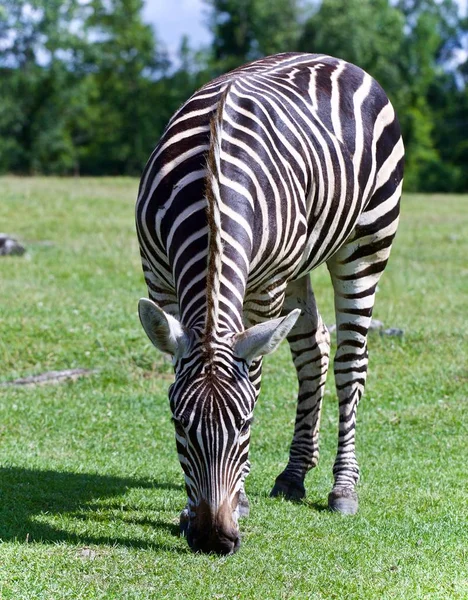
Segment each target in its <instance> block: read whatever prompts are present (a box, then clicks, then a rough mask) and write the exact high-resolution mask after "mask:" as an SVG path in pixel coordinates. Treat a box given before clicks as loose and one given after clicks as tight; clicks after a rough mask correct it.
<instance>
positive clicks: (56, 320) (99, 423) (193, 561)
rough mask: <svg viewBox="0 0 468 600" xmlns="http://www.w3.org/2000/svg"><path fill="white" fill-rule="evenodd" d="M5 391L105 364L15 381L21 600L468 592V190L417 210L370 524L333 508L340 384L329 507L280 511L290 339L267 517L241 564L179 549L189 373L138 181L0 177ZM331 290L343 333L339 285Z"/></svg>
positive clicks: (326, 483) (6, 565)
mask: <svg viewBox="0 0 468 600" xmlns="http://www.w3.org/2000/svg"><path fill="white" fill-rule="evenodd" d="M0 190H1V191H0V231H5V232H8V233H11V234H16V235H17V236H19V237H20V239H21V240H23V241H24V242H25V243H26V245H27V248H28V252H27V254H26V255H25V256H23V257H0V382H7V381H10V380H13V379H15V378H18V377H24V376H27V375H34V374H39V373H43V372H45V371H50V370H60V369H68V368H76V367H82V368H89V369H95V370H96V373H95V374H94V375H92V376H91V377H87V378H83V379H80V380H78V381H76V382H74V383H71V382H70V383H65V384H61V385H45V386H40V387H39V386H37V387H29V388H25V387H21V388H20V387H0V467H1V468H0V540H1V541H2V543H1V544H0V598H1V599H2V600H3V599H11V600H22V599H27V600H36V599H54V600H58V599H64V598H70V599H74V600H75V599H83V600H84V599H86V600H90V599H94V598H106V599H125V600H127V599H135V600H140V599H146V598H155V599H160V598H170V599H172V598H174V599H178V598H180V599H186V598H193V599H197V600H198V599H205V598H206V599H211V598H227V599H233V598H242V599H250V598H255V599H257V598H258V599H262V600H264V599H277V598H278V599H280V598H285V599H286V598H297V599H314V600H315V599H324V600H329V599H337V600H347V599H365V600H368V599H376V600H387V599H392V600H393V599H405V600H413V599H424V600H426V599H431V600H436V599H437V600H455V599H459V600H466V599H467V598H468V549H467V548H468V522H467V521H468V476H467V464H468V441H467V440H468V435H467V434H468V399H467V388H468V335H467V334H468V320H467V315H468V302H467V298H468V260H467V257H468V197H460V196H458V197H457V196H430V197H424V196H406V197H405V198H404V201H403V208H402V220H401V226H400V231H399V235H398V237H397V240H396V243H395V246H394V250H393V253H392V256H391V259H390V263H389V266H388V268H387V271H386V273H385V275H384V277H383V278H382V281H381V284H380V286H379V292H378V295H377V304H376V309H375V312H374V317H375V318H376V319H379V320H381V321H383V322H384V324H385V326H386V327H398V328H401V329H403V330H404V332H405V334H404V337H403V338H402V339H398V338H391V337H380V336H379V335H378V334H374V335H372V336H371V338H370V342H369V351H370V369H369V378H368V386H367V390H366V394H365V396H364V399H363V401H362V403H361V406H360V411H359V418H358V458H359V461H360V465H361V482H360V484H359V496H360V512H359V514H358V515H357V516H355V517H343V516H341V515H339V514H332V513H330V512H328V511H327V510H326V499H327V494H328V492H329V491H330V488H331V484H332V475H331V468H332V464H333V459H334V451H335V446H336V431H337V406H336V396H335V393H334V388H333V379H332V377H330V378H329V381H328V384H327V391H326V397H325V406H324V415H323V419H322V444H321V448H322V454H321V460H320V464H319V466H318V468H317V469H316V470H315V471H313V472H312V473H310V475H309V476H308V479H307V499H306V500H305V501H304V502H303V503H296V504H293V503H290V502H286V501H284V500H278V499H270V498H269V497H268V494H269V491H270V489H271V486H272V484H273V481H274V478H275V477H276V475H277V474H278V473H279V472H280V470H281V469H282V468H283V467H284V465H285V463H286V460H287V454H288V447H289V442H290V438H291V435H292V429H293V422H294V410H295V394H296V383H295V375H294V371H293V368H292V363H291V361H290V357H289V351H288V348H287V346H286V345H283V346H282V347H281V348H280V350H279V351H278V352H277V353H276V354H275V355H273V356H272V357H268V360H266V361H265V369H264V379H263V390H262V395H261V397H260V400H259V405H258V407H257V410H256V419H255V424H254V426H253V433H252V443H251V460H252V473H251V475H250V477H249V478H248V480H247V493H248V494H249V496H250V502H251V516H250V517H249V518H248V519H247V520H244V521H242V524H241V530H242V536H243V545H242V547H241V549H240V551H239V552H238V553H237V554H236V555H234V556H232V557H226V558H219V557H217V556H212V555H208V556H207V555H195V554H192V553H191V552H190V550H189V548H188V546H187V544H186V541H185V540H184V539H183V538H180V537H179V535H178V513H179V510H180V509H181V508H183V506H184V500H185V499H184V488H183V476H182V471H181V469H180V466H179V463H178V460H177V455H176V451H175V442H174V439H173V427H172V424H171V422H170V412H169V407H168V403H167V397H166V390H167V387H168V385H169V383H170V381H171V379H172V375H171V373H172V370H171V365H170V363H169V361H168V360H167V359H166V358H164V357H163V356H162V355H158V354H157V353H156V351H155V350H154V349H153V348H152V347H151V346H150V344H149V342H148V340H147V338H146V336H145V334H144V332H143V330H142V328H141V326H140V324H139V321H138V317H137V302H138V298H139V297H140V296H143V295H146V290H145V286H144V283H143V278H142V275H141V270H140V264H139V256H138V248H137V242H136V236H135V233H134V222H133V206H134V199H135V195H136V190H137V181H136V180H132V179H99V180H97V179H77V180H71V179H41V178H37V179H19V178H18V179H16V178H2V179H0ZM312 281H313V284H314V288H315V291H316V296H317V300H318V302H319V306H320V307H321V310H322V314H323V316H324V319H325V321H326V322H327V323H333V307H332V295H331V289H330V285H329V282H328V275H327V272H326V270H324V269H319V270H318V271H317V272H315V273H314V274H313V277H312Z"/></svg>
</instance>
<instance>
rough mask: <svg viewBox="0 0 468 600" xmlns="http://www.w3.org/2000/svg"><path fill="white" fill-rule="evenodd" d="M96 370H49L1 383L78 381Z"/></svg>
mask: <svg viewBox="0 0 468 600" xmlns="http://www.w3.org/2000/svg"><path fill="white" fill-rule="evenodd" d="M93 373H96V371H94V370H91V369H66V370H65V371H47V373H41V374H40V375H31V376H30V377H22V378H20V379H15V380H14V381H7V382H5V383H2V384H0V385H2V386H7V385H24V386H29V385H45V384H47V383H63V382H64V381H76V380H77V379H78V378H79V377H83V376H85V375H92V374H93Z"/></svg>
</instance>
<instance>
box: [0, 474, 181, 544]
mask: <svg viewBox="0 0 468 600" xmlns="http://www.w3.org/2000/svg"><path fill="white" fill-rule="evenodd" d="M135 488H143V489H156V490H182V489H183V488H182V486H179V485H174V484H172V483H159V482H155V481H151V480H149V479H134V478H129V477H110V476H105V475H98V474H90V473H70V472H61V471H42V470H34V469H23V468H17V467H10V468H1V469H0V540H1V541H3V542H6V541H17V542H23V543H27V542H32V541H36V542H39V541H40V542H43V543H59V542H66V543H69V544H74V545H84V546H87V545H92V544H96V545H111V546H115V545H120V546H126V547H132V548H143V549H153V550H157V549H163V550H169V551H175V552H185V551H188V548H187V549H186V550H184V549H182V548H180V547H178V546H176V544H172V543H171V542H170V540H168V542H167V543H166V544H158V543H155V542H151V541H145V540H144V539H141V538H139V537H132V536H131V535H129V536H128V537H126V536H125V537H122V536H120V537H119V536H116V537H114V536H112V534H110V535H108V536H106V535H93V534H88V533H87V532H84V533H82V534H81V533H80V534H78V533H74V532H73V531H67V530H66V529H61V528H58V527H55V526H54V525H53V524H52V523H50V524H49V523H44V522H41V521H40V520H37V518H38V517H40V516H42V515H50V516H51V517H54V516H55V517H57V516H60V515H64V516H65V517H66V518H68V519H69V520H70V523H71V528H73V521H75V524H76V523H77V522H83V521H86V522H91V526H92V523H93V522H96V529H97V530H99V529H102V526H103V525H105V526H108V525H109V524H112V522H113V521H115V520H116V519H117V521H118V523H117V525H118V527H119V529H121V524H122V523H123V524H124V525H128V526H130V527H132V526H148V527H151V528H153V529H158V530H162V531H165V532H167V533H169V534H170V535H171V536H178V535H179V527H178V525H175V524H173V523H171V522H169V521H167V522H166V521H163V520H160V519H151V518H148V517H147V516H142V515H138V510H139V509H138V507H136V506H135V507H132V506H131V505H130V506H128V503H127V502H125V500H122V499H121V498H120V500H118V497H122V496H123V495H124V494H125V493H126V492H127V491H128V490H129V489H135ZM113 497H115V498H116V500H115V503H114V504H112V503H111V504H110V506H109V502H108V500H109V499H110V498H113ZM103 501H104V502H103ZM101 503H102V504H101ZM112 509H118V515H119V516H118V517H117V518H116V517H115V516H114V515H109V514H106V512H107V513H108V512H109V511H110V510H112ZM103 511H104V513H103ZM122 515H123V517H122ZM174 541H175V540H174Z"/></svg>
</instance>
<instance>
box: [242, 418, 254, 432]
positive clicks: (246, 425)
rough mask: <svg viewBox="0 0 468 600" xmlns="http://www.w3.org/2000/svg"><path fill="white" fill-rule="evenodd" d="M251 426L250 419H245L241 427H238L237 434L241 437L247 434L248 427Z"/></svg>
mask: <svg viewBox="0 0 468 600" xmlns="http://www.w3.org/2000/svg"><path fill="white" fill-rule="evenodd" d="M251 424H252V419H246V420H245V421H244V422H243V423H242V425H241V427H240V430H239V433H240V434H241V435H243V434H245V433H247V432H248V430H249V427H250V425H251Z"/></svg>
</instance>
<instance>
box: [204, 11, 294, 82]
mask: <svg viewBox="0 0 468 600" xmlns="http://www.w3.org/2000/svg"><path fill="white" fill-rule="evenodd" d="M205 2H206V3H207V4H208V6H210V8H211V12H210V20H209V24H210V29H211V32H212V34H213V45H212V49H213V59H214V63H215V68H216V69H217V70H218V72H221V73H222V72H224V71H226V70H230V69H233V68H235V67H238V66H240V65H242V64H244V63H246V62H248V61H250V60H254V59H256V58H260V57H262V56H267V55H269V54H275V53H277V52H286V51H290V50H295V49H296V46H297V41H298V38H299V35H300V31H301V29H300V15H301V10H300V1H299V0H240V1H239V0H205Z"/></svg>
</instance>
